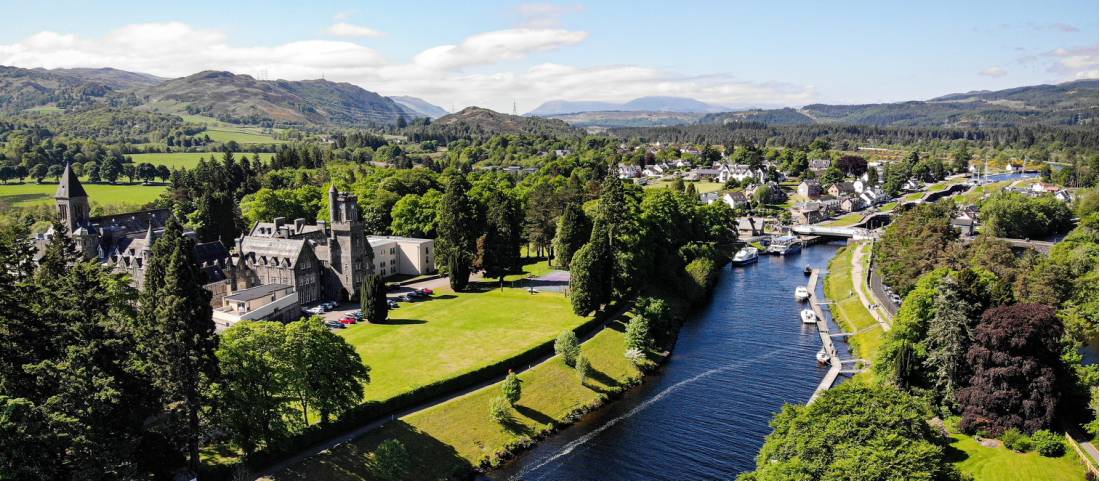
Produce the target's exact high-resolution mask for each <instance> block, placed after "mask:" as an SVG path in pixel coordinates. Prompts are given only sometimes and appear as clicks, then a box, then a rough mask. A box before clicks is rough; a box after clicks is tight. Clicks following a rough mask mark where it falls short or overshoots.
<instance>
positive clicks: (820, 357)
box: [817, 349, 829, 365]
mask: <svg viewBox="0 0 1100 481" xmlns="http://www.w3.org/2000/svg"><path fill="white" fill-rule="evenodd" d="M817 363H818V364H821V365H825V364H828V363H829V354H827V353H826V352H825V349H821V350H820V351H817Z"/></svg>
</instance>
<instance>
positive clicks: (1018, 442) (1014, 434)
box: [1001, 428, 1031, 453]
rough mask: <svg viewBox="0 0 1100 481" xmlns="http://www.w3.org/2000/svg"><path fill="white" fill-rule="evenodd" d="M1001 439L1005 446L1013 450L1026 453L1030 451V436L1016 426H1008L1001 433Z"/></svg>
mask: <svg viewBox="0 0 1100 481" xmlns="http://www.w3.org/2000/svg"><path fill="white" fill-rule="evenodd" d="M1001 441H1002V442H1003V443H1005V447H1006V448H1008V449H1011V450H1013V451H1017V452H1021V453H1026V452H1028V451H1031V438H1029V437H1028V436H1027V435H1026V434H1024V433H1022V432H1020V430H1019V429H1016V428H1008V429H1006V430H1005V432H1004V434H1001Z"/></svg>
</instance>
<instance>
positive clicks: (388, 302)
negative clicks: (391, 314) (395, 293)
mask: <svg viewBox="0 0 1100 481" xmlns="http://www.w3.org/2000/svg"><path fill="white" fill-rule="evenodd" d="M386 305H388V306H390V309H397V308H398V307H399V306H400V304H398V303H397V301H395V300H393V299H386Z"/></svg>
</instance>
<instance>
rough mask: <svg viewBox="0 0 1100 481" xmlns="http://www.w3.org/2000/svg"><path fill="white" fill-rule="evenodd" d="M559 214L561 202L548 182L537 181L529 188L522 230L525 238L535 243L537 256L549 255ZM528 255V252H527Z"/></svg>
mask: <svg viewBox="0 0 1100 481" xmlns="http://www.w3.org/2000/svg"><path fill="white" fill-rule="evenodd" d="M559 214H561V204H560V202H559V201H558V198H557V196H556V195H555V194H554V187H553V185H552V184H550V183H549V182H539V183H537V184H535V187H534V188H533V189H532V190H531V193H530V194H529V196H528V198H527V209H526V212H525V215H524V219H525V221H524V232H525V234H526V236H527V240H528V241H530V242H531V243H532V244H534V245H535V253H536V255H538V256H539V257H542V256H543V255H544V251H545V253H546V255H547V257H550V255H549V254H550V253H551V252H553V250H552V249H551V247H552V245H553V243H554V239H555V234H556V230H557V225H558V222H557V219H558V216H559ZM528 255H530V252H529V253H528Z"/></svg>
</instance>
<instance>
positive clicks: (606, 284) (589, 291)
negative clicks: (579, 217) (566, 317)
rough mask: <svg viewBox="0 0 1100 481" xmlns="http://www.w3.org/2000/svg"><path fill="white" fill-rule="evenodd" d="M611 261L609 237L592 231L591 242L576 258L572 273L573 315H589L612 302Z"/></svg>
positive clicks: (571, 299)
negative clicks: (608, 244) (607, 238)
mask: <svg viewBox="0 0 1100 481" xmlns="http://www.w3.org/2000/svg"><path fill="white" fill-rule="evenodd" d="M612 262H613V259H612V258H611V252H610V249H608V246H607V241H606V236H604V235H602V234H599V233H598V232H595V231H594V232H593V234H592V241H590V242H589V243H587V244H585V245H584V247H581V248H580V250H578V251H577V253H576V254H574V255H573V261H572V265H571V266H570V270H569V274H570V276H569V301H570V303H571V304H572V305H573V312H575V313H577V314H578V315H586V314H588V313H589V312H592V311H593V310H596V309H599V308H600V306H601V305H603V304H605V303H607V302H609V301H610V300H611V288H612V282H611V281H612V279H611V276H612V269H611V268H612Z"/></svg>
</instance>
